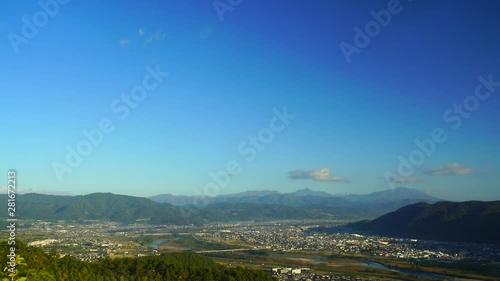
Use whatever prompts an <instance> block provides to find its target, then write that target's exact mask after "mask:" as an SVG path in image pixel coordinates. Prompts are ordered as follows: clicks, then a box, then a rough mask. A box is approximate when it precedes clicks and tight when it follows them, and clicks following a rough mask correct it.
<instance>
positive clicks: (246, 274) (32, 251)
mask: <svg viewBox="0 0 500 281" xmlns="http://www.w3.org/2000/svg"><path fill="white" fill-rule="evenodd" d="M9 248H10V246H8V245H7V243H6V242H1V243H0V262H1V263H2V264H3V265H6V264H7V255H8V252H7V251H8V249H9ZM16 253H17V254H19V255H20V256H21V257H23V258H24V259H25V263H26V266H23V265H18V269H19V272H18V275H17V276H16V278H15V279H16V280H17V279H18V278H19V277H27V278H28V279H27V280H36V281H56V280H57V281H115V280H116V281H118V280H120V281H121V280H127V281H140V280H148V281H174V280H175V281H177V280H185V281H229V280H232V281H237V280H241V281H250V280H262V281H273V280H276V279H274V278H273V277H272V276H271V275H269V274H267V273H265V272H263V271H258V270H251V269H247V268H242V267H236V268H228V267H224V266H222V265H219V264H217V263H215V262H214V261H212V260H210V259H208V258H206V257H203V256H201V255H198V254H195V253H189V252H183V253H168V254H162V255H159V256H148V257H138V258H116V259H110V258H106V259H102V260H100V261H97V262H93V263H89V262H83V261H78V260H76V259H75V258H72V257H70V256H65V257H63V258H59V257H57V256H58V255H56V254H52V255H49V254H45V253H44V251H43V250H42V249H41V248H37V247H26V246H25V245H24V244H22V243H19V241H16ZM6 277H7V272H0V280H3V278H6ZM9 280H10V278H9Z"/></svg>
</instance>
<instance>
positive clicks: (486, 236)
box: [348, 201, 500, 243]
mask: <svg viewBox="0 0 500 281" xmlns="http://www.w3.org/2000/svg"><path fill="white" fill-rule="evenodd" d="M348 228H349V229H350V230H353V231H360V232H365V233H372V234H378V235H383V236H396V237H407V238H421V239H431V240H446V241H465V242H485V243H500V201H491V202H482V201H467V202H460V203H456V202H438V203H435V204H427V203H417V204H412V205H409V206H405V207H403V208H401V209H399V210H397V211H395V212H391V213H388V214H386V215H383V216H381V217H379V218H377V219H374V220H372V221H361V222H358V223H354V224H350V225H349V226H348Z"/></svg>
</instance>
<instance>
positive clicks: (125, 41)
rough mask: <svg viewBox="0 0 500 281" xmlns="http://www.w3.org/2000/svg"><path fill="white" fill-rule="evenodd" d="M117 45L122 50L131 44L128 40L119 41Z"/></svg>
mask: <svg viewBox="0 0 500 281" xmlns="http://www.w3.org/2000/svg"><path fill="white" fill-rule="evenodd" d="M118 43H119V44H120V47H122V48H123V47H125V46H127V45H129V44H130V43H132V42H131V41H130V40H128V39H120V40H119V41H118Z"/></svg>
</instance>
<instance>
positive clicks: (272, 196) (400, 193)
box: [150, 187, 440, 210]
mask: <svg viewBox="0 0 500 281" xmlns="http://www.w3.org/2000/svg"><path fill="white" fill-rule="evenodd" d="M150 199H151V200H153V201H155V202H160V203H170V204H172V205H176V206H188V205H192V204H196V202H199V200H200V199H203V200H205V201H207V202H209V203H259V204H277V205H285V206H331V207H349V208H356V207H373V206H381V205H386V206H388V205H390V206H391V207H394V206H398V207H401V206H405V205H408V204H412V203H417V202H429V203H433V202H437V201H440V199H438V198H435V197H432V196H430V195H428V194H426V193H424V192H422V191H420V190H417V189H409V188H403V187H398V188H395V189H389V190H384V191H379V192H374V193H370V194H363V195H358V194H349V195H332V194H330V193H327V192H321V191H314V190H311V189H309V188H306V189H301V190H297V191H295V192H291V193H279V192H277V191H271V190H265V191H247V192H243V193H236V194H228V195H220V196H216V197H201V196H175V195H171V194H161V195H156V196H152V197H150ZM395 209H397V208H395ZM395 209H394V210H395Z"/></svg>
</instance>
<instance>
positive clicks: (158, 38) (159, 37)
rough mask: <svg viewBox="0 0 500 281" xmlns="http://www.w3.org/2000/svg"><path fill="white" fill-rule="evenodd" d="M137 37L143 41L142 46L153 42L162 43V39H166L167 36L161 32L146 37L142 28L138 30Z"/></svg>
mask: <svg viewBox="0 0 500 281" xmlns="http://www.w3.org/2000/svg"><path fill="white" fill-rule="evenodd" d="M137 35H138V36H139V37H141V38H143V39H144V45H149V44H151V43H153V42H155V41H163V39H165V38H166V37H167V34H166V33H165V32H164V31H162V30H158V31H155V32H153V33H152V34H149V35H148V34H147V33H146V30H145V29H143V28H141V29H139V31H138V32H137Z"/></svg>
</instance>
